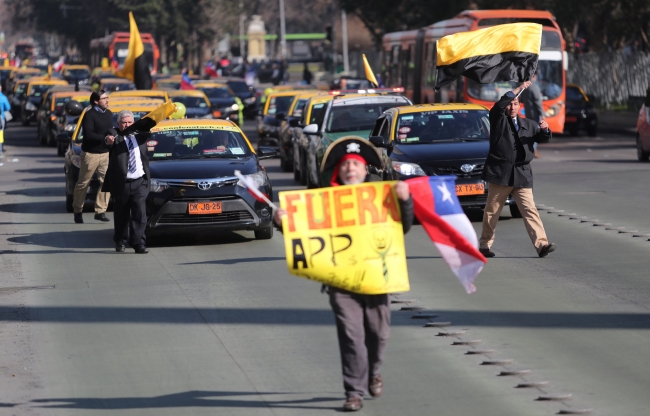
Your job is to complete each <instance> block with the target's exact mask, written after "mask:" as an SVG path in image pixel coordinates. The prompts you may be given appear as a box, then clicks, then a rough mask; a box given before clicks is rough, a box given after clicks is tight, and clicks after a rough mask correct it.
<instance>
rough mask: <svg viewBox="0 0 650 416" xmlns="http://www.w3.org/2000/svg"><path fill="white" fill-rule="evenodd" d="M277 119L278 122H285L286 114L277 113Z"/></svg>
mask: <svg viewBox="0 0 650 416" xmlns="http://www.w3.org/2000/svg"><path fill="white" fill-rule="evenodd" d="M275 118H276V119H278V120H284V119H285V118H286V114H284V113H277V114H276V115H275Z"/></svg>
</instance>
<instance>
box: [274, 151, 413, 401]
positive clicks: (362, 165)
mask: <svg viewBox="0 0 650 416" xmlns="http://www.w3.org/2000/svg"><path fill="white" fill-rule="evenodd" d="M368 165H373V166H376V167H381V160H380V159H379V156H378V154H377V150H376V149H375V147H374V146H373V145H372V144H371V143H370V142H368V140H364V139H361V138H344V139H339V140H337V141H336V142H334V143H333V144H332V145H331V147H330V149H328V152H327V153H326V154H325V158H324V159H323V168H322V169H323V170H329V169H332V168H334V173H333V175H332V180H331V182H330V185H331V186H339V185H355V184H359V183H363V182H368V181H369V178H370V175H369V174H368ZM395 193H396V194H397V198H398V201H399V205H400V211H401V214H402V227H403V229H404V233H405V234H406V233H407V232H408V230H409V229H410V228H411V224H413V199H412V198H411V193H410V191H409V186H408V184H407V183H406V182H402V181H399V182H397V183H396V184H395ZM283 215H286V211H285V210H283V209H280V210H278V211H277V212H276V213H275V216H274V222H275V223H276V224H277V225H279V224H281V217H282V216H283ZM329 296H330V305H331V306H332V310H333V311H334V316H335V318H336V329H337V333H338V339H339V350H340V352H341V365H342V367H343V387H344V388H345V395H346V401H345V403H343V410H344V411H356V410H359V409H361V408H362V407H363V396H364V394H365V393H366V391H369V392H370V395H371V396H372V397H379V396H381V395H382V393H383V389H384V383H383V381H382V378H381V374H380V371H379V370H380V367H381V364H382V362H383V358H384V350H385V348H386V343H387V342H388V336H389V335H390V299H389V296H388V294H381V295H362V294H358V293H353V292H348V291H346V290H343V289H338V288H335V287H329Z"/></svg>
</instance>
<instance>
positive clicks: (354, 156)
mask: <svg viewBox="0 0 650 416" xmlns="http://www.w3.org/2000/svg"><path fill="white" fill-rule="evenodd" d="M350 159H354V160H358V161H359V162H361V163H363V164H364V165H367V164H368V162H366V159H364V158H363V156H361V155H359V154H356V153H348V154H347V155H345V156H343V157H342V158H341V160H339V163H337V164H336V166H335V167H334V172H332V179H331V180H330V185H332V186H339V185H340V183H339V182H338V181H339V166H341V163H343V162H345V161H346V160H350Z"/></svg>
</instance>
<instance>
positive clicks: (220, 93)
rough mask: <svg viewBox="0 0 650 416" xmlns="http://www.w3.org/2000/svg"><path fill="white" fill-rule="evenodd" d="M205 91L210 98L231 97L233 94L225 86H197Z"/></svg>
mask: <svg viewBox="0 0 650 416" xmlns="http://www.w3.org/2000/svg"><path fill="white" fill-rule="evenodd" d="M199 89H200V90H201V91H203V92H204V93H205V95H207V96H208V98H210V99H214V98H232V97H233V95H232V93H231V92H230V89H228V88H225V87H204V88H199Z"/></svg>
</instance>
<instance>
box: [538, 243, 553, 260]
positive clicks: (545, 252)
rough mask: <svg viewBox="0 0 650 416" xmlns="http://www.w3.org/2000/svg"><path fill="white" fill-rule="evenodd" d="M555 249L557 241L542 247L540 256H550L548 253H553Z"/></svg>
mask: <svg viewBox="0 0 650 416" xmlns="http://www.w3.org/2000/svg"><path fill="white" fill-rule="evenodd" d="M554 251H555V243H548V244H547V245H545V246H544V247H542V249H541V250H540V251H539V256H540V257H546V256H548V253H552V252H554Z"/></svg>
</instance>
